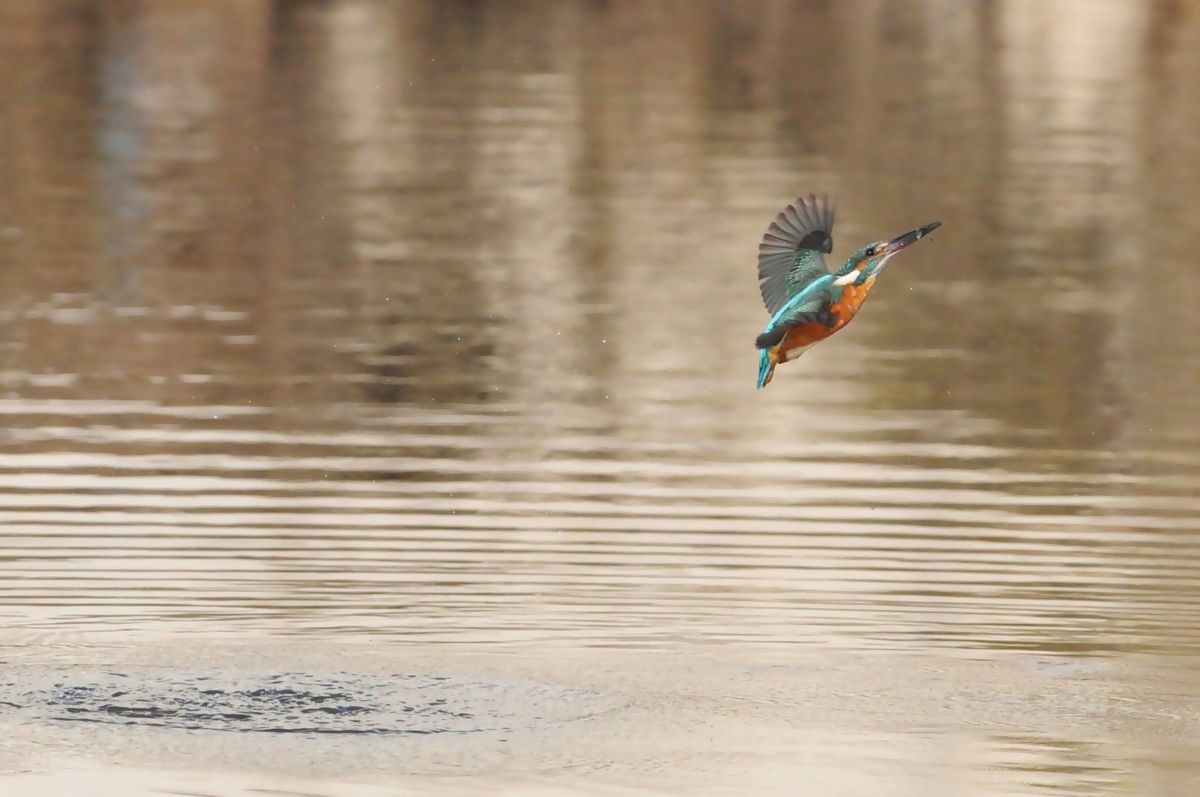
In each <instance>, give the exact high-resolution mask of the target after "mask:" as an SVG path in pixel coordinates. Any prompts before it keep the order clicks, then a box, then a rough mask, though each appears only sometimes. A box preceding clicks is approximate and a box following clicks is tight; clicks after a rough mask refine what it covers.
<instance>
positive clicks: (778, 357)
mask: <svg viewBox="0 0 1200 797" xmlns="http://www.w3.org/2000/svg"><path fill="white" fill-rule="evenodd" d="M833 214H834V208H833V204H832V203H831V202H830V201H829V198H828V197H820V198H818V197H816V196H815V195H813V194H809V195H808V196H807V197H800V198H799V199H797V200H796V201H795V202H793V203H792V204H790V205H788V206H787V207H786V208H784V209H783V210H782V211H780V212H779V215H778V216H776V217H775V221H773V222H772V223H771V226H770V227H768V228H767V232H766V233H765V234H764V235H763V239H762V243H760V244H759V245H758V288H759V290H760V291H761V292H762V298H763V303H764V304H765V305H766V306H767V312H769V313H770V314H771V320H770V321H768V322H767V327H766V329H764V330H763V333H762V334H761V335H759V336H758V338H757V339H756V340H755V341H754V345H755V346H757V347H758V386H759V387H760V388H763V387H766V386H767V384H768V383H769V382H770V381H771V377H773V376H774V375H775V366H777V365H779V364H780V363H786V362H788V361H790V360H794V359H796V358H797V357H799V356H800V355H801V354H803V353H804V351H805V350H806V349H807V348H808V347H809V346H811V345H813V344H814V343H816V342H817V341H821V340H824V339H825V338H827V337H829V336H830V335H832V334H833V333H834V332H837V331H838V330H839V329H841V328H842V327H844V326H846V324H849V323H850V320H851V319H852V318H854V316H855V314H857V313H858V310H859V308H860V307H862V304H863V302H864V301H866V298H867V294H868V293H870V292H871V288H873V287H874V286H875V279H876V278H877V277H878V276H879V272H881V271H883V267H884V266H886V265H887V262H888V261H889V260H891V259H892V256H893V255H895V254H896V253H897V252H899V251H900V250H901V249H903V248H904V247H906V246H909V245H910V244H913V243H916V242H917V241H919V240H921V239H922V238H924V237H925V236H926V235H929V233H931V232H933V231H934V230H936V229H937V228H938V227H940V226H941V225H942V223H941V222H940V221H932V222H930V223H929V224H926V225H925V226H923V227H918V228H916V229H915V230H909V231H908V232H906V233H904V234H903V235H898V236H896V237H895V238H892V239H891V240H888V241H876V242H875V243H873V244H867V245H866V246H862V247H859V248H858V249H857V250H855V252H854V254H852V255H850V257H849V258H847V260H846V262H845V263H843V264H842V266H841V268H839V269H838V270H837V271H834V272H833V273H830V271H829V269H828V268H827V267H826V265H825V255H827V254H829V253H831V252H833Z"/></svg>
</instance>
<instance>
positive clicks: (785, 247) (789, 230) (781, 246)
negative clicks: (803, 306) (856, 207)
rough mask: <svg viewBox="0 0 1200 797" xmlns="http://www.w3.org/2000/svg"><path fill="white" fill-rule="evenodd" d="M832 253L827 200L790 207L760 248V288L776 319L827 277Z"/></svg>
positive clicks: (808, 199)
mask: <svg viewBox="0 0 1200 797" xmlns="http://www.w3.org/2000/svg"><path fill="white" fill-rule="evenodd" d="M832 251H833V204H832V203H830V201H829V198H828V197H820V198H818V197H816V196H814V195H812V194H809V195H808V197H800V198H799V199H797V200H796V201H795V202H793V203H792V204H790V205H788V206H787V207H786V208H784V209H783V210H782V211H780V213H779V215H778V216H776V217H775V221H773V222H771V226H770V227H768V228H767V232H766V234H764V235H763V239H762V243H760V244H759V245H758V287H759V290H760V291H762V297H763V304H765V305H766V306H767V312H769V313H771V314H772V315H774V314H775V313H777V312H779V309H780V308H781V307H783V306H784V305H785V304H787V301H788V299H790V298H792V297H793V296H795V295H796V294H797V293H799V292H800V291H802V290H804V289H805V288H806V287H808V286H809V285H810V284H811V283H812V281H813V280H815V279H817V278H819V277H822V276H825V275H826V274H828V273H829V269H828V268H827V267H826V266H825V255H824V254H822V253H828V252H832Z"/></svg>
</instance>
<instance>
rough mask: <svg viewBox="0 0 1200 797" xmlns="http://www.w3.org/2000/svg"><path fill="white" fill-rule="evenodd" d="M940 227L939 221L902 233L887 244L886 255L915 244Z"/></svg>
mask: <svg viewBox="0 0 1200 797" xmlns="http://www.w3.org/2000/svg"><path fill="white" fill-rule="evenodd" d="M941 226H942V223H941V222H940V221H931V222H929V223H928V224H926V225H925V226H924V227H918V228H917V229H915V230H909V231H908V232H906V233H904V235H898V236H896V237H895V238H893V239H892V240H891V241H890V242H889V243H888V247H887V252H886V254H889V255H890V254H892V253H893V252H899V251H900V250H901V249H903V248H904V247H906V246H908V245H909V244H913V243H916V242H917V241H919V240H921V239H922V238H924V237H925V236H926V235H929V233H931V232H933V231H934V230H936V229H937V228H938V227H941Z"/></svg>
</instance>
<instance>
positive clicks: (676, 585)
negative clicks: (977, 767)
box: [0, 0, 1200, 793]
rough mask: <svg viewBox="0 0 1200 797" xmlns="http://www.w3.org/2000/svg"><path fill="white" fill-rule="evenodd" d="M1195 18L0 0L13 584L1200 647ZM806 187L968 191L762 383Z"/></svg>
mask: <svg viewBox="0 0 1200 797" xmlns="http://www.w3.org/2000/svg"><path fill="white" fill-rule="evenodd" d="M1198 36H1200V5H1197V4H1196V3H1194V2H1185V1H1184V0H1179V1H1178V2H1163V3H1138V2H1133V1H1132V0H1130V1H1129V2H1120V1H1114V2H1106V3H1096V2H1090V0H1074V1H1070V0H1063V1H1062V2H1055V3H1042V2H1038V0H1010V1H1008V2H995V3H957V2H917V1H916V0H899V1H898V2H889V3H875V2H865V1H864V2H858V1H857V0H856V1H854V2H837V3H834V2H805V3H793V2H784V0H759V1H758V2H746V3H736V4H735V3H693V2H691V1H690V0H688V1H687V2H685V1H684V0H667V1H665V2H655V3H633V2H548V1H547V2H529V3H521V4H508V3H505V4H500V3H478V2H395V3H386V2H370V1H369V0H344V1H343V2H287V3H271V2H265V0H264V1H262V2H258V1H252V2H244V1H243V0H237V1H236V2H235V1H234V0H221V1H220V2H205V3H200V2H173V3H168V4H149V5H143V4H137V3H126V2H116V3H104V4H98V3H91V2H84V1H83V0H79V1H78V2H71V1H70V0H56V1H55V2H42V3H24V4H22V3H7V4H3V6H0V52H3V53H5V61H6V63H8V64H9V65H10V68H8V69H5V70H3V71H2V72H0V109H2V110H0V114H3V124H0V185H3V186H4V190H3V191H0V415H2V416H3V418H4V423H3V425H2V431H0V452H2V455H0V528H2V529H3V531H2V533H0V596H2V601H0V617H2V618H3V619H4V621H5V625H6V627H7V628H8V629H10V631H9V633H19V634H31V635H36V634H43V633H56V634H57V633H72V632H79V631H82V630H103V631H106V632H114V633H134V634H139V635H140V634H149V635H151V636H154V635H170V634H205V635H211V634H213V633H220V634H224V633H229V634H235V633H259V634H298V635H302V636H304V635H307V636H313V637H317V636H319V635H331V636H335V637H337V638H347V639H348V638H351V637H357V636H364V637H369V638H372V639H385V640H390V641H401V642H439V643H450V642H460V643H469V644H481V643H487V644H493V645H495V644H503V645H509V646H513V647H515V648H519V647H522V646H528V645H534V644H536V645H540V646H550V647H556V648H558V647H562V648H564V649H565V648H566V647H568V646H574V645H579V646H588V647H590V648H593V649H598V648H629V647H633V648H639V649H644V650H648V651H658V652H662V651H670V650H676V649H678V648H679V646H690V645H695V646H699V647H706V646H709V645H716V644H718V643H724V644H727V645H731V646H733V649H737V650H743V649H745V650H750V649H754V648H756V647H757V648H763V649H766V648H769V647H772V646H778V647H783V648H788V647H790V646H797V645H802V646H810V647H811V646H818V645H819V646H825V647H829V648H844V649H854V650H862V649H874V650H877V651H884V650H892V651H896V650H899V651H902V652H906V653H920V654H929V653H931V652H932V653H936V654H938V655H951V656H957V655H970V656H981V655H989V656H1003V655H1008V654H1006V653H1005V652H1006V651H1019V652H1022V653H1032V654H1038V655H1044V654H1056V655H1057V654H1072V655H1077V656H1079V655H1098V656H1110V657H1113V658H1117V659H1121V660H1125V659H1127V658H1130V657H1137V656H1144V655H1149V656H1155V657H1164V658H1165V659H1169V660H1170V661H1172V662H1175V664H1172V665H1171V666H1177V665H1178V664H1179V663H1180V662H1184V663H1186V668H1187V669H1188V670H1189V671H1191V670H1194V666H1193V665H1192V664H1191V662H1193V661H1194V657H1195V656H1196V654H1197V653H1198V652H1200V632H1198V630H1197V629H1198V628H1200V623H1198V622H1197V621H1198V618H1200V598H1198V597H1197V596H1198V595H1200V589H1198V587H1200V576H1198V575H1197V570H1196V566H1195V565H1196V562H1197V557H1198V555H1200V536H1198V529H1200V522H1198V521H1200V510H1198V509H1197V505H1196V503H1195V500H1194V498H1193V496H1194V495H1195V493H1196V491H1197V489H1198V488H1200V434H1198V432H1197V428H1198V427H1197V424H1196V422H1195V420H1194V419H1195V418H1196V417H1198V414H1200V380H1198V379H1197V378H1196V374H1197V373H1198V372H1200V358H1198V356H1197V354H1196V347H1195V345H1194V342H1195V340H1197V339H1198V338H1200V317H1198V316H1197V314H1196V313H1195V312H1194V311H1193V308H1194V307H1195V306H1196V305H1197V303H1198V302H1200V278H1197V276H1196V269H1195V267H1194V264H1193V253H1194V252H1196V251H1197V250H1198V249H1200V232H1197V227H1196V225H1195V224H1194V219H1196V218H1197V217H1200V193H1198V192H1197V191H1196V190H1195V188H1194V187H1195V186H1196V185H1198V184H1200V165H1198V164H1200V111H1197V108H1200V96H1198V95H1200V83H1197V81H1196V80H1194V76H1195V75H1196V74H1200V54H1198V51H1197V49H1196V48H1195V47H1194V46H1193V45H1194V42H1195V41H1196V40H1197V37H1198ZM808 191H817V192H828V193H830V194H833V195H835V196H836V197H838V198H839V200H840V212H839V226H838V230H837V237H836V240H837V243H838V247H839V248H838V251H839V253H840V252H845V251H849V249H850V248H851V247H852V246H853V245H857V244H858V243H859V242H862V241H867V240H873V239H876V238H879V237H882V236H885V235H891V234H894V233H896V232H898V231H900V230H903V229H907V228H909V227H911V226H913V225H914V224H917V223H921V222H925V221H927V220H929V219H932V218H941V219H942V220H943V221H944V222H945V226H944V228H943V229H942V230H940V231H939V233H938V235H937V237H936V238H933V239H931V241H930V243H929V244H922V246H921V247H920V251H919V252H917V250H916V249H914V250H913V254H912V255H911V256H909V255H906V256H905V259H903V260H902V261H897V263H895V264H894V265H893V266H892V268H890V269H889V271H888V272H887V275H886V277H885V278H884V279H883V280H882V281H881V284H880V286H879V287H878V288H877V289H876V291H875V293H874V298H872V299H871V302H870V304H869V306H868V307H867V308H866V309H865V310H864V312H863V314H862V316H861V317H860V319H859V320H858V321H857V322H856V323H855V324H854V326H853V327H851V328H850V329H849V330H847V331H846V332H843V333H842V334H841V335H839V336H838V337H837V338H835V339H834V340H832V341H830V342H828V343H826V344H823V346H822V347H819V348H818V349H817V350H815V351H813V352H812V353H810V354H809V355H807V356H806V357H805V358H804V359H803V360H802V361H800V362H799V363H797V364H793V365H789V366H788V367H787V368H785V369H783V370H782V371H781V372H780V375H779V378H778V379H776V380H775V382H774V383H773V384H772V385H771V387H770V389H769V390H767V391H764V392H762V393H756V392H755V391H754V390H753V377H754V366H755V358H754V352H753V349H752V347H751V345H750V341H751V340H752V339H753V337H754V334H755V333H756V332H757V331H758V329H759V328H760V326H761V324H762V322H763V320H764V318H765V316H764V313H763V311H762V309H761V307H760V306H759V302H758V298H757V292H756V286H755V280H754V276H753V275H754V263H753V256H754V252H755V247H756V244H757V237H758V236H759V235H760V234H761V231H762V228H763V226H764V225H765V224H766V222H767V221H768V220H769V219H770V217H771V215H772V214H773V213H774V212H775V211H776V210H777V208H778V207H779V206H780V205H781V204H782V203H784V202H785V201H787V200H788V199H790V198H792V197H793V196H795V195H796V194H797V193H800V192H808ZM14 644H15V643H14ZM1150 691H1151V692H1152V691H1153V689H1152V688H1151V690H1150ZM1007 730H1011V731H1012V734H1010V735H1009V736H1005V735H1004V734H1000V736H998V737H997V738H999V739H1000V741H994V740H990V741H987V742H986V744H985V743H983V742H981V744H983V747H981V750H983V749H984V748H986V751H985V752H980V756H981V759H980V760H984V759H988V757H989V756H993V755H995V756H999V757H1000V758H1002V759H1004V760H1010V759H1011V760H1012V761H1016V760H1017V759H1019V758H1020V755H1023V754H1017V753H1013V752H1012V750H1013V749H1015V747H1014V746H1016V747H1021V746H1022V745H1024V744H1025V743H1024V742H1022V741H1020V739H1021V738H1022V737H1020V734H1019V733H1018V732H1017V730H1016V729H1007ZM1005 739H1009V741H1005ZM1013 739H1015V740H1016V741H1012V740H1013ZM993 742H994V743H993ZM1010 742H1011V744H1010ZM1072 744H1075V743H1074V742H1072ZM1079 744H1080V745H1082V746H1081V747H1070V748H1069V749H1068V748H1063V750H1057V749H1056V750H1055V751H1053V752H1052V757H1053V756H1057V759H1058V760H1061V761H1068V760H1074V758H1073V757H1078V756H1083V757H1086V756H1088V755H1090V753H1088V750H1090V749H1091V748H1090V747H1088V744H1085V743H1083V742H1079ZM1022 749H1023V748H1022ZM997 751H999V752H997ZM1005 751H1008V752H1005ZM1010 753H1011V755H1009V754H1010ZM1045 754H1046V753H1045V751H1044V750H1043V751H1041V752H1039V753H1038V754H1037V755H1038V756H1043V755H1045ZM1169 757H1170V756H1168V758H1169ZM1041 760H1042V759H1041V758H1037V761H1034V763H1032V764H1031V766H1032V767H1034V768H1038V767H1041V766H1042V764H1041V763H1038V761H1041ZM1163 760H1166V759H1163ZM1069 766H1075V765H1074V764H1069ZM1080 766H1081V769H1079V776H1080V778H1082V780H1080V781H1079V783H1077V784H1076V785H1074V786H1071V788H1076V789H1077V790H1078V791H1080V792H1081V793H1083V792H1086V793H1097V792H1098V791H1103V790H1104V788H1107V787H1106V786H1105V785H1104V784H1103V783H1097V782H1095V781H1093V780H1090V779H1089V778H1090V776H1089V775H1088V772H1087V765H1086V764H1082V765H1080ZM1164 766H1165V764H1164ZM1014 767H1016V769H1017V770H1019V769H1020V767H1019V766H1018V765H1017V764H1014ZM1037 771H1039V772H1040V771H1043V770H1041V769H1038V770H1037ZM1193 775H1194V773H1193ZM1109 785H1112V784H1109ZM997 788H998V787H997ZM1030 788H1033V787H1032V786H1031V787H1030ZM1045 788H1050V786H1049V785H1047V786H1046V787H1045ZM1064 788H1065V787H1064ZM1114 788H1116V787H1115V786H1114ZM1089 789H1090V791H1088V790H1089ZM998 793H999V792H998ZM1003 793H1008V792H1003ZM1064 793H1066V792H1064Z"/></svg>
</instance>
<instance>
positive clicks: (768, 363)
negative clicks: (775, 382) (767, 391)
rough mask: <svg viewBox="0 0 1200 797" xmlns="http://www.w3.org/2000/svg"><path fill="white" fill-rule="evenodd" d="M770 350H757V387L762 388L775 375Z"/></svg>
mask: <svg viewBox="0 0 1200 797" xmlns="http://www.w3.org/2000/svg"><path fill="white" fill-rule="evenodd" d="M769 352H770V349H759V350H758V387H759V388H760V389H761V388H764V387H766V386H767V384H768V383H769V382H770V381H771V377H773V376H774V375H775V363H774V362H772V360H771V355H770V353H769Z"/></svg>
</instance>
